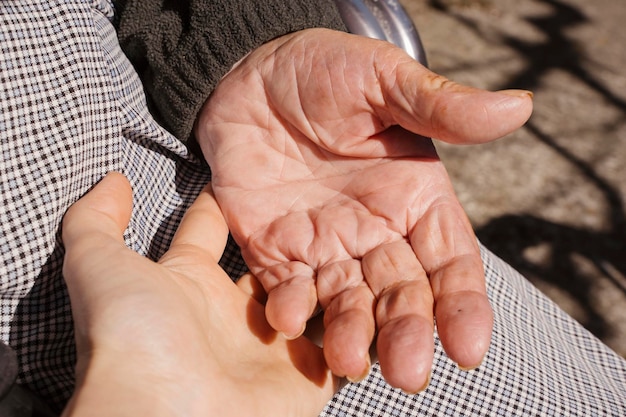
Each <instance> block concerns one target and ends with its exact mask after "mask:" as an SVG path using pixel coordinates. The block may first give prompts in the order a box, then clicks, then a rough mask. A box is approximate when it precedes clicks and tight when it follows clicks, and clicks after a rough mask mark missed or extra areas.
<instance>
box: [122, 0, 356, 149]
mask: <svg viewBox="0 0 626 417" xmlns="http://www.w3.org/2000/svg"><path fill="white" fill-rule="evenodd" d="M116 7H117V17H116V22H117V26H118V36H119V38H120V43H121V46H122V49H123V50H124V52H125V53H126V54H127V56H128V57H129V59H130V60H131V62H132V63H133V65H134V66H135V68H136V69H137V71H138V73H139V75H140V77H141V79H142V81H143V83H144V85H145V88H146V91H147V93H148V95H149V98H150V100H151V101H152V102H153V104H154V106H155V109H156V111H157V112H158V113H159V114H158V118H159V119H160V121H161V122H162V123H163V124H164V125H165V127H166V128H168V129H169V130H170V131H171V132H172V133H174V135H176V136H177V137H178V138H179V139H182V140H186V139H188V137H189V136H190V134H191V131H192V128H193V124H194V121H195V119H196V116H197V114H198V112H199V110H200V108H201V107H202V105H203V104H204V102H205V101H206V100H207V98H208V97H209V95H210V94H211V92H212V91H213V89H214V88H215V86H216V85H217V83H218V82H219V80H220V79H221V78H222V77H223V75H224V74H226V72H228V71H229V70H230V68H231V67H232V65H233V64H235V63H236V62H237V61H239V60H240V59H241V58H242V57H243V56H244V55H245V54H247V53H248V52H250V51H251V50H253V49H255V48H257V47H258V46H260V45H262V44H264V43H266V42H267V41H269V40H271V39H274V38H276V37H279V36H281V35H284V34H287V33H291V32H295V31H298V30H302V29H306V28H312V27H326V28H331V29H338V30H344V29H345V28H344V25H343V23H342V21H341V18H340V16H339V14H338V12H337V10H336V8H335V4H334V2H333V1H332V0H320V1H315V2H311V1H308V0H265V1H257V0H255V1H251V0H230V1H209V0H189V1H184V2H179V3H177V4H176V6H174V7H172V8H170V9H166V8H163V6H162V2H161V1H157V0H118V1H117V2H116Z"/></svg>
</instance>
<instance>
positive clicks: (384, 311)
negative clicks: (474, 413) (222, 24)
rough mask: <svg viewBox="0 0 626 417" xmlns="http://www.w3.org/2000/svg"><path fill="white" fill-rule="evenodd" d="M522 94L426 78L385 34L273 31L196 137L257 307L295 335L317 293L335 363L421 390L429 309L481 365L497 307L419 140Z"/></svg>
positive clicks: (519, 100) (462, 219) (462, 221)
mask: <svg viewBox="0 0 626 417" xmlns="http://www.w3.org/2000/svg"><path fill="white" fill-rule="evenodd" d="M531 111H532V100H531V96H530V94H529V93H528V92H523V91H507V92H496V93H493V92H486V91H482V90H478V89H474V88H470V87H465V86H461V85H458V84H455V83H453V82H451V81H448V80H446V79H445V78H444V77H442V76H439V75H436V74H434V73H432V72H431V71H429V70H428V69H426V68H424V67H423V66H421V65H420V64H419V63H417V62H416V61H415V60H413V59H412V58H410V57H409V56H408V55H406V54H405V53H404V52H403V51H402V50H401V49H399V48H397V47H395V46H393V45H391V44H389V43H387V42H382V41H376V40H372V39H367V38H364V37H358V36H353V35H349V34H345V33H340V32H334V31H329V30H323V29H312V30H306V31H302V32H298V33H295V34H291V35H287V36H284V37H281V38H278V39H276V40H274V41H272V42H270V43H268V44H265V45H264V46H262V47H260V48H258V49H257V50H255V51H253V52H252V53H251V54H249V55H248V56H247V57H246V58H244V59H243V60H242V61H241V62H240V63H239V64H238V65H237V66H235V67H234V68H233V69H232V71H231V72H230V73H229V74H227V75H226V76H225V77H224V78H223V79H222V81H221V82H220V84H219V85H218V87H217V88H216V90H215V91H214V93H213V94H212V96H211V97H210V98H209V100H208V101H207V103H206V104H205V107H204V108H203V110H202V112H201V114H200V116H199V118H198V121H197V124H196V129H195V134H196V138H197V140H198V142H199V144H200V146H201V148H202V149H203V152H204V155H205V157H206V159H207V161H208V163H209V165H210V166H211V169H212V172H213V187H214V190H215V195H216V197H217V200H218V202H219V204H220V207H221V208H222V210H223V212H224V214H225V217H226V221H227V223H228V226H229V228H230V230H231V232H232V234H233V235H234V237H235V239H236V241H237V242H238V243H239V245H240V246H241V248H242V251H243V256H244V258H245V260H246V262H247V263H248V265H249V266H250V269H251V271H252V272H253V273H254V274H255V275H256V276H257V277H258V278H259V280H260V281H261V282H262V284H263V286H264V287H265V289H266V290H267V292H268V293H269V298H268V302H267V306H266V315H267V318H268V321H269V323H270V324H271V325H272V326H273V327H274V328H275V329H277V330H279V331H280V332H282V333H284V334H286V335H288V336H290V337H296V336H298V335H299V334H301V332H302V330H303V328H304V326H305V322H306V320H307V319H308V318H309V316H310V315H311V313H312V312H313V311H314V310H315V309H316V305H317V303H318V302H319V304H320V305H321V307H322V308H324V309H325V315H326V317H325V322H326V334H325V337H324V352H325V356H326V359H327V362H328V364H329V366H330V368H331V369H332V370H333V371H334V372H335V373H336V374H338V375H347V376H348V377H349V378H351V379H358V378H359V377H361V376H363V375H364V374H365V372H366V371H367V369H368V366H369V357H368V349H369V347H370V343H371V342H372V340H373V337H374V335H375V332H377V333H378V336H377V346H378V354H379V358H380V364H381V367H382V371H383V374H384V375H385V377H386V379H387V380H388V381H389V382H390V383H391V384H392V385H394V386H397V387H400V388H403V389H405V390H407V391H417V390H419V389H421V388H423V387H424V386H425V384H426V382H427V379H428V375H429V373H430V369H431V362H432V358H433V343H434V342H433V315H434V316H436V319H437V328H438V331H439V335H440V337H441V341H442V343H443V346H444V348H445V349H446V352H447V353H448V355H449V356H450V358H451V359H452V360H454V361H456V362H457V363H458V364H459V366H461V367H463V368H471V367H475V366H477V365H479V364H480V362H481V360H482V358H483V356H484V354H485V353H486V351H487V349H488V346H489V342H490V337H491V328H492V312H491V309H490V306H489V302H488V299H487V295H486V290H485V280H484V273H483V269H482V263H481V259H480V256H479V249H478V246H477V243H476V239H475V236H474V234H473V231H472V228H471V226H470V224H469V222H468V220H467V218H466V216H465V213H464V211H463V209H462V208H461V206H460V204H459V202H458V201H457V199H456V196H455V194H454V190H453V188H452V186H451V184H450V181H449V179H448V176H447V173H446V170H445V169H444V167H443V165H442V164H441V162H440V161H439V158H438V157H437V154H436V152H435V150H434V148H433V145H432V143H431V140H430V139H427V137H435V138H438V139H440V140H443V141H446V142H450V143H458V144H461V143H467V144H470V143H482V142H487V141H490V140H494V139H496V138H499V137H501V136H503V135H506V134H508V133H510V132H511V131H513V130H515V129H517V128H518V127H520V126H521V125H522V124H523V123H524V122H525V121H526V120H527V119H528V117H529V116H530V113H531Z"/></svg>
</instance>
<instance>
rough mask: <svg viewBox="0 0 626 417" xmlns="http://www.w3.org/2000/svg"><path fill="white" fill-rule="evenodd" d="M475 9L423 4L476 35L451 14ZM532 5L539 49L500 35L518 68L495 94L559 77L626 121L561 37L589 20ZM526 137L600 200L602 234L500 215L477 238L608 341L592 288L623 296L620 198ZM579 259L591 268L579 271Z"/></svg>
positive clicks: (625, 261) (570, 157)
mask: <svg viewBox="0 0 626 417" xmlns="http://www.w3.org/2000/svg"><path fill="white" fill-rule="evenodd" d="M477 2H480V3H482V4H483V5H484V3H488V0H480V1H479V0H476V1H474V2H472V1H470V0H465V1H462V0H447V1H446V0H430V1H429V2H428V5H429V7H432V8H433V9H435V10H437V11H439V12H443V13H445V14H446V15H447V16H450V17H452V18H453V19H455V20H456V24H458V25H462V26H463V27H464V28H465V29H466V30H469V31H473V32H475V33H476V32H478V31H479V29H478V27H477V25H476V22H474V21H473V20H472V19H471V18H468V17H467V16H466V15H465V14H463V13H458V9H459V4H460V3H463V4H465V5H467V4H468V3H477ZM535 3H541V6H542V7H543V9H544V10H545V9H548V10H549V12H548V13H542V14H541V15H540V16H538V17H537V16H535V17H527V18H525V20H526V24H529V25H531V26H532V28H533V29H534V30H535V31H537V32H539V33H541V35H542V36H540V38H541V39H543V41H540V42H537V41H532V42H531V41H524V40H522V39H521V38H520V39H518V38H516V37H513V36H511V35H507V34H505V33H499V35H498V37H499V40H498V42H501V43H502V45H504V46H505V47H506V48H508V49H509V50H513V51H515V53H516V55H517V56H520V57H522V58H523V62H524V63H525V64H524V65H523V66H522V67H521V68H520V70H519V71H518V72H516V73H515V74H513V76H510V77H509V79H507V80H506V81H505V82H504V83H502V85H501V86H496V89H499V88H498V87H500V88H503V89H504V88H510V86H516V87H519V88H524V89H529V90H532V91H537V89H541V88H543V87H545V85H542V81H543V79H544V76H545V75H546V74H548V73H549V72H551V71H554V70H559V71H563V72H565V73H567V74H568V75H569V76H570V77H572V79H574V80H575V81H576V82H577V83H581V84H583V85H584V86H586V88H588V89H590V90H593V91H594V92H595V93H597V95H598V96H600V97H601V99H602V100H603V101H604V103H605V105H606V104H608V105H609V106H611V107H612V108H613V109H614V110H615V111H616V112H618V113H619V114H621V118H622V120H623V119H624V118H625V117H624V116H626V102H625V101H624V100H623V99H621V98H620V97H619V96H617V95H616V94H614V92H613V91H612V90H611V89H610V88H608V87H607V86H606V85H605V84H604V83H603V82H602V80H600V79H598V78H597V77H596V76H594V74H593V73H591V72H589V71H588V70H587V69H586V66H585V65H584V63H588V62H590V60H591V58H590V57H589V56H586V54H585V52H584V48H581V46H580V45H579V44H578V43H577V42H576V41H573V40H572V38H571V37H570V36H568V35H569V34H570V33H571V31H572V30H575V29H576V27H577V26H579V25H583V24H587V23H589V19H588V17H587V16H586V15H585V14H584V13H583V12H582V11H581V10H579V9H578V8H576V7H574V6H573V5H572V3H573V2H568V3H566V2H564V1H558V0H544V1H541V2H535ZM477 35H479V36H480V35H481V34H480V33H477ZM598 65H599V64H598ZM470 70H471V69H470ZM526 129H527V132H528V133H529V134H530V135H531V136H532V138H533V139H534V140H536V141H539V142H541V143H542V144H544V145H545V146H547V147H549V148H550V149H551V150H552V151H553V153H554V154H555V155H556V157H557V158H560V159H562V161H566V162H567V164H569V165H570V166H571V167H572V169H574V170H575V171H577V172H578V173H579V174H580V175H581V177H582V178H584V180H585V182H586V183H587V186H593V187H594V188H595V189H596V190H598V191H599V192H600V195H601V196H602V198H603V199H605V200H606V202H605V204H604V207H607V209H606V211H605V214H604V215H605V217H606V218H605V219H604V221H603V223H604V224H606V225H607V226H606V227H605V228H603V229H604V230H605V231H602V230H594V229H592V228H589V227H585V226H580V227H577V226H572V225H571V223H570V224H566V223H565V222H564V223H559V222H554V221H548V220H546V219H544V218H542V216H541V213H528V214H519V213H518V214H506V213H503V214H501V215H500V216H499V217H495V218H492V219H490V220H489V221H488V222H486V223H484V224H482V225H481V226H480V227H478V228H477V230H476V232H477V235H478V237H479V239H480V240H481V241H482V242H483V243H484V244H485V245H486V246H487V247H488V248H489V249H490V250H492V251H493V252H494V253H496V254H497V255H499V256H500V257H501V258H503V259H504V260H505V261H507V262H508V263H509V264H510V265H512V266H513V267H514V268H515V269H517V270H518V271H520V272H521V273H522V274H524V275H525V276H526V277H528V278H529V279H530V280H531V281H533V282H534V283H535V284H539V285H538V286H540V287H541V285H540V284H541V283H542V282H543V283H549V284H550V285H551V286H554V287H558V288H559V289H560V290H561V291H563V292H566V293H567V294H568V295H569V297H570V298H572V299H574V300H575V301H576V303H577V304H578V307H579V308H580V309H583V310H584V313H583V314H582V315H581V316H580V317H577V318H578V319H579V320H580V321H581V322H582V324H583V325H584V326H585V327H587V329H589V330H590V331H591V332H593V333H594V334H595V335H596V336H598V337H599V338H600V339H605V338H606V337H608V336H610V335H611V332H612V329H611V326H610V325H609V324H608V323H607V321H606V320H605V318H604V315H603V311H600V309H599V307H598V303H596V302H594V300H593V297H594V294H595V292H594V287H595V286H596V285H598V275H601V276H602V277H603V278H604V279H606V280H609V281H610V282H611V283H612V285H613V286H614V288H616V289H617V291H621V292H622V294H624V295H626V278H624V277H626V212H625V210H624V196H623V195H622V194H621V193H620V190H619V187H616V186H615V185H614V184H613V183H611V180H608V179H606V178H604V177H603V176H602V175H601V174H600V173H598V170H597V169H596V167H594V165H593V164H592V163H589V162H588V161H586V160H584V159H582V158H581V157H579V156H577V154H576V153H575V152H573V151H572V150H571V149H570V148H569V145H568V147H565V146H563V145H561V144H559V138H555V137H553V136H552V135H550V134H548V133H546V129H544V128H543V126H542V125H540V124H539V123H535V122H534V121H533V119H531V121H530V122H529V124H528V125H527V126H526ZM598 136H600V135H598ZM598 139H599V138H598ZM533 248H534V249H536V248H541V252H542V253H541V256H539V257H537V256H535V257H534V258H533V257H529V256H527V254H528V252H529V251H530V250H533ZM581 259H582V260H584V262H586V263H587V264H588V265H591V268H582V267H581ZM590 271H592V272H590ZM557 302H558V301H557ZM625 308H626V307H625ZM581 317H583V318H582V319H581ZM620 353H622V355H623V354H624V352H620Z"/></svg>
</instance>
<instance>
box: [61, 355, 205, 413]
mask: <svg viewBox="0 0 626 417" xmlns="http://www.w3.org/2000/svg"><path fill="white" fill-rule="evenodd" d="M159 363H160V364H161V365H159ZM145 364H150V365H149V366H146V365H145ZM182 368H183V366H182V365H181V366H179V364H178V362H177V361H176V360H172V361H167V362H166V363H163V361H161V362H158V361H153V360H146V358H145V356H144V355H133V354H129V353H122V352H120V353H111V352H107V353H103V352H98V353H92V354H90V355H89V357H82V358H80V359H79V360H78V363H77V366H76V388H75V391H74V395H73V396H72V398H71V399H70V402H69V403H68V405H67V407H66V409H65V411H64V413H63V417H70V416H72V417H79V416H89V417H98V416H103V417H104V416H107V417H110V416H119V417H125V416H128V417H131V416H132V417H136V416H143V415H146V416H147V415H149V416H151V417H160V416H164V417H165V416H168V417H171V416H195V415H206V414H207V410H204V409H201V408H202V406H203V404H204V401H206V396H205V395H200V394H201V391H202V387H201V383H199V382H198V381H199V379H198V378H196V379H194V378H193V377H192V374H191V373H190V372H182ZM198 399H202V400H204V401H198Z"/></svg>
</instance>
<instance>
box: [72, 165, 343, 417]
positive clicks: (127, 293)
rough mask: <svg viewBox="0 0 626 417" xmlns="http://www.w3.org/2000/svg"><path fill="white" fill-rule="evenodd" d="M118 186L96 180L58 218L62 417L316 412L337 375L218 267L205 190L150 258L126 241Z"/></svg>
mask: <svg viewBox="0 0 626 417" xmlns="http://www.w3.org/2000/svg"><path fill="white" fill-rule="evenodd" d="M131 194H132V193H131V190H130V186H129V184H128V182H127V180H126V179H125V178H124V177H123V176H122V175H121V174H110V175H108V176H107V177H105V178H104V179H103V180H102V181H101V182H100V183H99V184H98V185H97V186H96V187H95V188H94V189H93V190H92V191H91V192H90V193H89V194H87V195H86V196H85V197H83V198H82V199H81V200H79V201H78V202H77V203H76V204H75V205H73V206H72V207H71V208H70V209H69V211H68V212H67V214H66V216H65V219H64V221H63V241H64V244H65V248H66V257H65V265H64V274H65V279H66V282H67V286H68V290H69V294H70V299H71V304H72V313H73V316H74V321H75V333H76V343H77V349H78V364H77V371H76V372H77V385H76V391H75V393H74V396H73V397H72V399H71V401H70V403H69V405H68V407H67V409H66V410H65V414H64V415H66V416H81V415H86V416H100V415H102V416H107V417H110V416H133V417H135V416H160V415H163V416H185V417H188V416H203V417H204V416H213V415H215V416H237V417H239V416H246V415H255V416H277V415H278V416H311V417H313V416H317V415H318V414H319V412H320V411H321V410H322V408H323V407H324V405H325V404H326V403H327V402H328V401H329V400H330V398H331V397H332V394H333V393H334V391H335V388H336V383H337V380H336V378H334V377H333V376H332V374H331V373H330V371H329V370H328V368H327V367H326V364H325V361H324V357H323V354H322V351H321V349H320V348H318V347H317V346H315V345H314V344H312V343H311V342H309V341H308V340H307V339H305V338H298V339H296V340H292V341H288V340H286V339H285V338H284V337H283V336H282V335H280V334H278V333H276V332H275V331H274V330H273V329H272V328H271V327H270V326H269V325H268V324H267V322H266V321H265V315H264V312H263V307H262V305H261V304H259V303H258V302H257V301H255V299H254V298H253V294H251V292H252V291H251V290H252V289H253V288H254V285H253V281H252V278H251V277H250V276H246V277H244V278H242V279H241V280H240V283H241V284H239V287H238V286H237V285H235V284H234V283H233V282H232V281H231V280H230V279H229V277H228V276H227V275H226V273H225V272H224V271H223V270H222V269H221V268H220V267H219V266H218V264H217V261H218V260H219V258H220V256H221V254H222V251H223V250H224V245H225V242H226V237H227V234H228V229H227V227H226V224H225V223H224V219H223V217H222V214H221V212H220V211H219V208H218V206H217V204H216V202H215V200H214V199H213V196H212V193H211V190H210V188H209V187H208V186H207V188H206V189H205V190H204V191H203V192H202V193H201V195H200V196H199V197H198V199H197V201H196V202H195V203H194V204H193V206H192V207H191V208H190V209H189V211H188V212H187V214H186V215H185V217H184V219H183V221H182V223H181V225H180V228H179V230H178V232H177V234H176V236H175V238H174V240H173V242H172V245H171V247H170V250H169V251H168V252H167V253H166V254H165V255H164V256H163V258H162V259H161V260H160V261H159V262H158V263H154V262H152V261H150V260H148V259H147V258H144V257H142V256H140V255H138V254H137V253H135V252H133V251H131V250H130V249H128V248H127V247H126V246H125V245H124V240H123V238H122V234H123V232H124V229H125V228H126V226H127V224H128V221H129V218H130V213H131V206H132V195H131Z"/></svg>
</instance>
